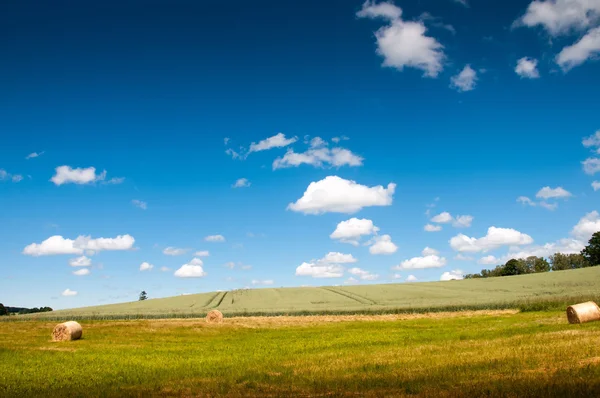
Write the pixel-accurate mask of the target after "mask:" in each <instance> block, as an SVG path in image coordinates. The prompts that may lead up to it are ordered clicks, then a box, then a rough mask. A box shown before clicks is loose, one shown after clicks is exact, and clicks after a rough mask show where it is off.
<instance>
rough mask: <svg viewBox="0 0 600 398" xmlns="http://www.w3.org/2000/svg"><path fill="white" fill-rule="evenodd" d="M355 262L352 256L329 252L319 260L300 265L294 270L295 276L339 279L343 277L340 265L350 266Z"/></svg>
mask: <svg viewBox="0 0 600 398" xmlns="http://www.w3.org/2000/svg"><path fill="white" fill-rule="evenodd" d="M357 261H358V260H357V259H356V258H354V256H352V254H343V253H339V252H330V253H328V254H327V255H326V256H325V257H323V258H321V259H319V260H312V261H310V262H308V263H306V262H305V263H302V264H301V265H300V266H298V267H297V268H296V275H297V276H310V277H313V278H340V277H342V276H343V275H344V267H343V266H342V264H352V263H356V262H357Z"/></svg>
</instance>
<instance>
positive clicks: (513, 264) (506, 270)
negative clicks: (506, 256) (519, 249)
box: [502, 258, 528, 276]
mask: <svg viewBox="0 0 600 398" xmlns="http://www.w3.org/2000/svg"><path fill="white" fill-rule="evenodd" d="M527 273H528V272H527V268H526V267H525V264H524V262H523V261H519V260H516V259H514V258H513V259H512V260H508V261H507V262H506V264H504V267H503V268H502V276H511V275H522V274H527Z"/></svg>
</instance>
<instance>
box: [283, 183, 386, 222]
mask: <svg viewBox="0 0 600 398" xmlns="http://www.w3.org/2000/svg"><path fill="white" fill-rule="evenodd" d="M395 190H396V184H394V183H390V184H388V186H387V189H386V188H384V187H383V186H381V185H378V186H375V187H368V186H365V185H360V184H357V183H356V182H355V181H351V180H345V179H343V178H340V177H338V176H329V177H325V178H324V179H323V180H321V181H317V182H311V183H310V185H309V186H308V188H307V189H306V191H305V192H304V195H303V196H302V198H300V199H298V200H297V201H296V202H295V203H290V204H289V205H288V207H287V208H288V209H290V210H293V211H297V212H302V213H305V214H323V213H327V212H333V213H356V212H357V211H359V210H361V209H362V208H363V207H369V206H390V205H391V204H392V200H393V195H394V191H395Z"/></svg>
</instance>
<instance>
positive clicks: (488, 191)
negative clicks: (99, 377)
mask: <svg viewBox="0 0 600 398" xmlns="http://www.w3.org/2000/svg"><path fill="white" fill-rule="evenodd" d="M599 26H600V4H598V3H595V2H588V1H583V0H581V1H580V0H573V1H569V2H567V1H565V0H546V1H534V2H530V1H485V2H484V1H480V0H469V1H458V0H437V1H433V0H432V1H426V0H422V1H418V2H408V1H396V2H395V3H392V2H389V3H383V2H366V3H363V2H362V1H354V2H352V1H312V0H310V1H305V2H301V3H299V2H276V1H266V0H265V1H259V2H252V3H249V2H240V1H231V2H227V3H226V4H224V3H223V4H220V3H219V2H216V3H215V2H210V3H209V2H192V1H174V2H168V3H167V2H152V3H146V4H144V5H143V6H142V5H141V3H140V2H136V1H120V2H110V1H109V2H103V3H102V4H94V5H89V4H87V5H86V4H81V2H58V3H56V2H53V3H52V4H50V3H47V4H45V5H40V4H35V5H33V4H29V3H28V2H11V3H5V4H2V5H1V6H0V35H1V36H2V37H3V40H1V41H0V51H1V52H2V54H3V55H4V56H3V62H2V63H1V64H0V84H1V87H2V94H1V95H0V132H1V134H2V145H1V146H0V209H1V213H0V225H1V228H0V302H3V303H4V304H5V305H15V306H17V305H18V306H42V305H50V306H51V307H53V308H68V307H77V306H85V305H95V304H104V303H113V302H122V301H129V300H135V299H136V298H137V294H138V293H139V292H140V291H141V290H146V291H147V292H148V294H149V296H150V297H166V296H172V295H179V294H186V293H196V292H205V291H214V290H226V289H235V288H244V287H252V288H259V287H264V286H275V287H279V286H301V285H311V286H313V285H336V284H339V285H342V284H352V283H392V282H393V283H406V282H407V281H412V280H417V281H437V280H440V279H449V278H455V277H459V275H461V274H462V273H471V272H478V271H479V270H481V269H482V268H489V267H493V266H495V265H496V264H498V263H500V262H503V261H505V260H506V259H507V258H510V257H513V256H520V255H529V254H536V255H544V256H547V255H550V254H552V253H553V252H555V251H563V252H576V251H579V250H580V249H581V247H582V245H583V244H584V243H585V242H586V241H587V239H589V236H590V235H591V234H592V233H593V232H594V231H596V230H600V217H599V216H598V213H597V211H598V210H600V206H599V205H598V203H599V200H598V198H599V195H600V192H599V191H598V190H599V189H600V186H599V184H598V183H597V181H599V180H600V176H599V173H600V165H599V164H600V160H598V158H600V152H598V151H600V149H599V148H600V132H597V131H600V122H599V120H598V109H600V103H599V101H598V95H597V93H598V87H600V73H598V72H599V71H600V69H599V68H600V63H598V61H597V56H598V54H599V53H600V27H599ZM586 161H587V162H586ZM584 162H585V163H584ZM92 168H93V169H92ZM240 179H244V180H241V181H239V180H240ZM594 182H596V183H595V184H594ZM236 184H237V187H236ZM311 184H312V185H311ZM544 188H546V189H544ZM461 216H462V217H461ZM428 225H429V226H428ZM211 236H212V237H213V238H212V239H209V240H207V237H211ZM216 236H220V237H221V238H219V237H216ZM215 237H216V238H215ZM205 251H208V255H206V254H207V253H202V252H205ZM165 253H166V254H165ZM144 263H147V264H144ZM71 264H73V265H71ZM142 265H143V266H142ZM74 273H76V274H74Z"/></svg>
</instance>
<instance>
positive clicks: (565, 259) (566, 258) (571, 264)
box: [550, 253, 590, 271]
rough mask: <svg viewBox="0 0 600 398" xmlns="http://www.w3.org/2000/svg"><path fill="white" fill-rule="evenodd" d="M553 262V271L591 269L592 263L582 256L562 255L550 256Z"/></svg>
mask: <svg viewBox="0 0 600 398" xmlns="http://www.w3.org/2000/svg"><path fill="white" fill-rule="evenodd" d="M550 261H551V262H552V271H563V270H567V269H577V268H585V267H589V266H590V263H589V262H588V260H586V258H585V257H584V256H583V255H582V254H576V253H572V254H562V253H556V254H554V255H553V256H550Z"/></svg>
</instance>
